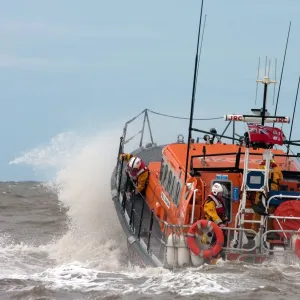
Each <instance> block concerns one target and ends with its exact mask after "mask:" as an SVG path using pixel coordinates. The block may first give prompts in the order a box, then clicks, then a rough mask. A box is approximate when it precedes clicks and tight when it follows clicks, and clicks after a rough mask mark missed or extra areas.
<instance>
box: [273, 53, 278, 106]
mask: <svg viewBox="0 0 300 300" xmlns="http://www.w3.org/2000/svg"><path fill="white" fill-rule="evenodd" d="M274 79H275V81H276V80H277V58H275V78H274ZM276 83H277V82H275V83H274V90H273V105H274V100H275V90H276Z"/></svg>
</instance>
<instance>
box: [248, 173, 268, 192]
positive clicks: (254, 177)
mask: <svg viewBox="0 0 300 300" xmlns="http://www.w3.org/2000/svg"><path fill="white" fill-rule="evenodd" d="M264 180H265V174H264V172H262V171H249V173H248V174H247V181H246V184H247V186H248V188H250V189H260V188H262V187H263V186H264Z"/></svg>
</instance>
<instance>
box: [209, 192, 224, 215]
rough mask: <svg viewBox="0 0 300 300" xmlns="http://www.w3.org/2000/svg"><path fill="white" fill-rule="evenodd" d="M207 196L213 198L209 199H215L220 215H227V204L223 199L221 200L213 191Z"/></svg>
mask: <svg viewBox="0 0 300 300" xmlns="http://www.w3.org/2000/svg"><path fill="white" fill-rule="evenodd" d="M207 198H210V199H211V200H206V202H207V201H214V202H215V205H216V211H217V214H218V216H219V217H223V216H225V206H224V203H223V201H222V200H219V199H218V198H217V197H215V195H214V194H213V193H209V194H208V196H207Z"/></svg>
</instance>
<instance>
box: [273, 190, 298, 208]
mask: <svg viewBox="0 0 300 300" xmlns="http://www.w3.org/2000/svg"><path fill="white" fill-rule="evenodd" d="M280 194H282V195H283V196H285V195H286V196H297V197H299V199H300V193H299V192H288V191H270V192H269V193H268V198H270V197H272V196H276V195H280ZM290 200H297V199H295V198H273V199H272V200H271V201H270V205H279V204H281V203H282V202H285V201H290ZM298 201H299V200H298Z"/></svg>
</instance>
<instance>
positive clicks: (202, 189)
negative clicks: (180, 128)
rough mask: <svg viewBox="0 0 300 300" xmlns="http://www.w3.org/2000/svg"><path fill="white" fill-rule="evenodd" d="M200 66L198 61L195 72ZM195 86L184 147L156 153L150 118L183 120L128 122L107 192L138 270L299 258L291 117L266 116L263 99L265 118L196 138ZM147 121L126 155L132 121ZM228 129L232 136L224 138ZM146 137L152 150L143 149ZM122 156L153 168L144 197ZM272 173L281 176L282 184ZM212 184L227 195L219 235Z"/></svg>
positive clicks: (255, 113)
mask: <svg viewBox="0 0 300 300" xmlns="http://www.w3.org/2000/svg"><path fill="white" fill-rule="evenodd" d="M200 24H201V22H200ZM199 34H200V25H199V31H198V37H199ZM198 47H199V45H197V53H196V57H198ZM197 67H198V66H197V59H196V63H195V70H197ZM195 74H196V72H195ZM257 82H258V83H261V84H263V86H264V88H265V91H267V89H268V86H269V85H270V84H275V83H276V80H271V79H270V78H269V77H268V76H266V75H265V76H264V77H263V79H258V80H257ZM195 85H196V76H195V77H194V88H193V94H192V101H191V114H190V117H189V118H186V119H189V121H190V126H189V128H188V134H187V139H186V141H185V137H184V135H183V134H179V135H178V137H177V140H175V139H174V142H172V143H164V144H162V145H159V144H157V143H155V141H154V135H153V132H152V129H151V124H150V119H151V115H152V114H155V115H160V116H161V117H162V118H166V119H167V118H169V117H171V118H179V119H182V118H183V117H181V116H173V115H170V114H168V113H160V112H156V111H153V110H150V109H145V110H144V111H143V112H142V113H140V114H138V115H137V116H135V117H133V118H131V119H130V120H129V121H128V122H126V123H125V126H124V129H123V132H122V136H121V138H120V145H119V150H118V153H116V157H117V158H118V159H117V164H116V168H115V169H114V171H113V174H112V177H111V190H112V200H113V202H114V205H115V210H116V214H117V216H118V219H119V221H120V224H121V225H122V228H123V230H124V234H125V236H126V238H127V244H128V251H129V254H130V255H129V257H130V259H131V261H132V263H135V264H139V265H141V266H162V267H165V268H171V269H172V268H184V267H187V266H189V267H190V266H195V267H197V266H200V265H202V264H204V263H215V262H216V261H217V260H218V259H225V260H233V261H245V262H251V263H261V262H263V261H266V260H268V259H271V258H272V257H274V255H287V254H289V255H292V256H295V257H298V258H299V257H300V233H299V228H300V201H299V200H300V163H299V160H298V159H299V155H298V154H293V153H291V151H290V147H291V146H293V147H295V148H296V147H299V146H300V143H299V141H293V140H291V139H289V140H287V139H286V137H285V135H284V132H283V131H282V129H281V125H282V124H286V123H290V118H289V117H287V116H278V115H276V114H275V115H270V113H268V110H267V108H266V102H267V99H266V95H267V92H265V93H264V97H263V105H262V109H261V108H258V109H257V108H256V109H253V110H252V112H251V114H226V115H225V116H223V117H218V118H223V119H224V122H229V123H230V124H226V128H225V130H224V131H223V133H222V134H219V133H218V132H217V130H216V129H214V128H212V129H211V130H209V131H206V130H203V129H196V128H194V127H193V120H194V119H195V118H194V116H193V105H194V100H195V90H196V89H195ZM216 105H217V103H216ZM142 116H143V126H142V129H141V130H140V132H141V139H140V146H139V147H138V148H137V149H135V150H134V151H130V153H128V151H127V150H126V149H127V147H128V144H129V143H130V141H131V140H132V138H133V137H129V138H128V137H127V131H128V127H129V126H135V125H134V124H135V120H136V119H138V118H139V117H142ZM293 118H294V117H293ZM208 119H209V118H207V120H208ZM214 119H216V117H215V116H213V117H212V118H211V122H213V120H214ZM239 123H245V125H246V126H245V127H246V130H244V131H242V132H239V133H237V132H236V128H237V127H236V125H238V124H239ZM292 123H293V122H292ZM146 125H148V126H146ZM230 125H232V127H233V135H232V136H227V135H225V133H226V130H227V129H228V128H229V126H230ZM277 125H278V126H277ZM147 128H148V129H149V137H150V141H149V142H148V143H144V137H145V131H146V129H147ZM136 130H137V131H138V128H136ZM192 133H194V134H195V135H196V137H192ZM197 135H198V136H197ZM124 153H127V154H130V155H129V157H135V158H139V159H140V160H142V161H143V163H144V164H145V165H146V166H147V170H148V171H149V176H148V178H147V180H146V181H145V189H143V191H140V190H139V186H140V183H139V181H138V179H137V178H138V173H139V169H136V170H138V171H136V173H135V175H134V176H133V175H132V174H131V175H130V171H129V170H130V168H131V166H130V163H129V162H128V161H126V160H124V159H123V158H124V156H122V154H124ZM121 157H123V158H121ZM262 162H263V163H262ZM137 168H138V167H137ZM275 168H276V170H277V171H275ZM276 172H277V173H276ZM275 173H276V174H281V175H280V176H279V175H278V176H279V177H278V176H277V175H276V176H277V177H276V176H275ZM275 177H276V178H275ZM215 183H219V184H220V185H221V186H222V190H223V206H224V210H225V213H226V215H227V216H228V219H227V221H226V224H224V225H223V226H222V227H221V226H220V224H219V223H217V222H215V221H214V220H212V219H211V218H210V217H209V216H208V215H205V213H204V205H205V203H206V200H207V197H208V195H209V193H210V192H211V189H212V186H213V185H214V184H215ZM274 186H276V188H274ZM128 189H131V190H130V193H129V195H130V196H128Z"/></svg>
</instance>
